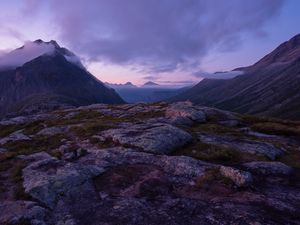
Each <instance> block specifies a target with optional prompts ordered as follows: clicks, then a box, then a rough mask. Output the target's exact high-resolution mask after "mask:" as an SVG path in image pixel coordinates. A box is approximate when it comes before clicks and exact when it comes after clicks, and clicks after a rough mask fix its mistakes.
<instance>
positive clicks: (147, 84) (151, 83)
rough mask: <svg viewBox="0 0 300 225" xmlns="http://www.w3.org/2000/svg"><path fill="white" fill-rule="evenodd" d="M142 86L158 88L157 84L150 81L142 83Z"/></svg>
mask: <svg viewBox="0 0 300 225" xmlns="http://www.w3.org/2000/svg"><path fill="white" fill-rule="evenodd" d="M143 86H159V85H158V84H157V83H154V82H152V81H148V82H146V83H144V85H143Z"/></svg>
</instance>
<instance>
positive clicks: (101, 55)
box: [25, 0, 284, 73]
mask: <svg viewBox="0 0 300 225" xmlns="http://www.w3.org/2000/svg"><path fill="white" fill-rule="evenodd" d="M37 2H42V1H36V0H31V1H30V3H29V4H30V7H29V8H31V7H32V8H31V9H32V10H33V9H34V7H33V6H34V5H35V4H37ZM46 2H47V3H45V4H47V7H50V9H51V10H50V11H51V14H52V19H53V23H55V24H56V26H57V28H58V33H59V36H60V39H61V40H63V41H64V42H65V43H68V45H69V46H70V47H71V48H72V49H74V50H75V51H76V52H78V53H79V54H83V55H84V56H87V57H88V58H89V60H92V61H107V62H112V63H116V64H120V65H134V66H136V65H139V66H140V67H141V68H143V69H144V71H146V72H151V73H164V72H170V71H175V70H189V69H193V68H195V67H198V66H199V65H200V63H201V60H202V58H203V57H205V56H206V55H207V54H208V52H209V51H211V50H212V49H219V50H220V51H234V50H236V49H237V48H239V46H240V44H241V43H242V36H243V35H244V34H245V33H251V34H259V33H262V31H263V27H264V24H265V23H266V22H267V21H269V20H271V19H272V18H273V17H274V16H276V15H277V14H278V13H279V11H280V9H281V7H282V5H283V3H284V0H251V1H241V0H230V1H220V0H185V1H184V0H151V1H150V0H128V1H125V0H89V1H88V2H87V1H85V0H73V1H72V4H71V5H70V1H69V0H49V1H46ZM37 8H40V6H39V7H37ZM25 11H26V10H25Z"/></svg>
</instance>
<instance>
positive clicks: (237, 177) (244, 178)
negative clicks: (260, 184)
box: [220, 166, 253, 187]
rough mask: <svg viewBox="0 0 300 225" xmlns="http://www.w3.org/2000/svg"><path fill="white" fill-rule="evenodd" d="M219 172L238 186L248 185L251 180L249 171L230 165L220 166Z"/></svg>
mask: <svg viewBox="0 0 300 225" xmlns="http://www.w3.org/2000/svg"><path fill="white" fill-rule="evenodd" d="M220 173H221V174H222V175H223V176H224V177H226V178H228V179H230V180H231V181H232V182H233V183H234V184H235V185H236V186H238V187H246V186H249V185H250V184H251V183H252V181H253V179H252V175H251V173H249V172H245V171H242V170H238V169H235V168H232V167H227V166H221V167H220Z"/></svg>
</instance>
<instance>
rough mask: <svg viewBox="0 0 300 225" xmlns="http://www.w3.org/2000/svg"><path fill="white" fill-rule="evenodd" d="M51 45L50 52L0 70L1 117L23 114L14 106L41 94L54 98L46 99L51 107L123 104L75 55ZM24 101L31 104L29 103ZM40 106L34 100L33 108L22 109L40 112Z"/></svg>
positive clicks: (43, 103)
mask: <svg viewBox="0 0 300 225" xmlns="http://www.w3.org/2000/svg"><path fill="white" fill-rule="evenodd" d="M38 42H39V43H41V42H40V41H38ZM43 43H45V42H43ZM48 43H51V44H53V42H48ZM55 43H56V42H55ZM35 44H36V43H35ZM54 45H55V51H54V52H53V53H52V54H42V55H39V56H38V57H35V58H33V59H32V60H30V61H28V62H25V63H24V64H22V66H17V67H16V68H10V69H8V70H2V71H0V87H1V90H0V96H1V99H0V108H1V109H0V115H1V116H4V115H7V114H11V113H12V114H15V113H24V111H22V112H18V111H16V109H15V105H18V104H21V103H22V102H23V101H26V99H31V100H30V101H33V99H35V100H34V101H33V102H35V101H36V100H37V99H39V98H40V97H39V96H43V97H42V98H40V99H41V100H42V99H45V98H44V96H48V97H49V99H55V102H49V106H50V105H51V107H50V108H51V109H52V108H53V106H54V105H56V106H57V107H66V106H80V105H88V104H93V103H112V104H113V103H124V101H123V100H122V99H121V97H120V96H119V95H118V94H117V93H116V92H115V91H114V90H113V89H108V88H107V87H105V85H104V84H103V83H102V82H101V81H99V80H98V79H97V78H96V77H94V76H93V75H92V74H90V73H89V72H88V71H87V70H86V69H85V68H84V67H83V66H82V64H81V63H80V61H78V60H77V58H78V57H77V56H76V55H75V54H73V53H72V52H71V51H69V50H67V49H65V48H60V47H59V45H58V44H57V43H56V44H54ZM66 56H69V57H71V59H70V58H66ZM58 96H60V98H59V97H58ZM34 97H35V98H34ZM38 102H39V101H38ZM26 104H28V105H32V104H31V103H30V102H27V103H26ZM26 104H24V106H25V105H26ZM39 105H43V106H44V107H42V108H44V109H45V110H46V108H47V107H46V106H47V102H45V101H40V102H39V103H36V105H35V107H34V109H33V110H29V111H26V110H25V109H24V110H25V111H26V113H30V112H32V111H39ZM20 108H23V107H20Z"/></svg>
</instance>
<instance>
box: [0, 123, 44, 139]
mask: <svg viewBox="0 0 300 225" xmlns="http://www.w3.org/2000/svg"><path fill="white" fill-rule="evenodd" d="M43 128H44V126H43V124H42V121H34V122H32V123H24V124H17V125H2V126H0V137H6V136H8V135H10V134H11V133H14V132H16V131H18V130H24V131H23V132H24V134H26V135H32V134H35V133H37V132H38V131H40V130H41V129H43Z"/></svg>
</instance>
